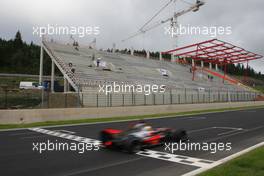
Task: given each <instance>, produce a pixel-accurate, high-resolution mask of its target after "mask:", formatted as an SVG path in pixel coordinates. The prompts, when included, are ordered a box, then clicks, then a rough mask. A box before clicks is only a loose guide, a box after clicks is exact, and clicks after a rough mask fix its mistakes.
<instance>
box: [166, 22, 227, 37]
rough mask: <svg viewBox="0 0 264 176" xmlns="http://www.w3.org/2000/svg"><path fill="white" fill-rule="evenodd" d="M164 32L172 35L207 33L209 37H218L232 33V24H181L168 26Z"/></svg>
mask: <svg viewBox="0 0 264 176" xmlns="http://www.w3.org/2000/svg"><path fill="white" fill-rule="evenodd" d="M164 34H165V35H170V36H171V37H175V36H181V35H207V36H209V37H217V36H222V35H231V34H232V27H231V26H191V25H189V24H188V25H186V26H184V25H181V24H179V25H178V26H177V27H171V26H166V27H164Z"/></svg>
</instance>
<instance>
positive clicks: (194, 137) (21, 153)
mask: <svg viewBox="0 0 264 176" xmlns="http://www.w3.org/2000/svg"><path fill="white" fill-rule="evenodd" d="M147 122H148V123H150V124H151V125H153V126H154V127H171V128H176V129H177V128H184V129H186V130H187V132H189V136H190V142H200V143H202V142H207V143H212V142H218V143H222V142H231V144H232V145H231V146H232V149H231V150H230V151H217V152H216V153H214V154H212V153H211V152H209V151H176V152H174V153H173V154H174V155H175V156H178V155H180V156H183V157H187V158H188V157H191V158H194V159H201V160H206V161H208V160H209V161H212V162H214V161H217V160H220V159H222V158H225V157H227V156H230V155H232V154H234V153H237V152H239V151H241V150H243V149H246V148H248V147H250V146H253V145H255V144H258V143H260V142H263V141H264V109H252V110H241V111H231V112H221V113H210V114H202V115H193V116H185V117H172V118H163V119H152V120H147ZM130 123H131V122H114V123H99V124H88V125H76V126H63V127H50V128H45V129H47V130H50V131H55V130H56V131H57V130H67V131H60V132H62V133H70V132H72V133H74V134H73V135H76V136H82V137H87V138H91V139H97V138H98V132H99V131H100V130H102V129H104V128H109V127H111V128H117V129H126V128H127V126H128V124H130ZM47 140H50V141H53V142H55V141H56V142H64V143H66V142H68V143H69V142H74V141H72V140H69V139H65V138H61V137H56V136H52V135H49V134H44V133H40V132H36V131H32V130H29V129H25V130H16V131H1V132H0V175H3V176H7V175H20V176H31V175H32V176H36V175H48V176H53V175H56V176H57V175H58V176H64V175H67V176H70V175H74V176H77V175H78V176H84V175H85V176H87V175H89V176H93V175H95V176H100V175H104V176H105V175H108V176H119V175H120V176H122V175H126V176H130V175H131V176H132V175H140V176H141V175H142V176H143V175H144V176H155V175H162V176H169V175H173V176H176V175H182V174H185V173H188V172H190V171H193V170H195V169H197V168H199V167H197V166H196V165H195V164H194V165H192V164H190V163H188V162H187V163H186V164H183V163H182V162H177V161H178V160H177V161H176V162H171V161H166V159H159V158H152V157H149V156H142V155H138V154H133V155H131V154H127V153H124V152H118V151H109V150H106V149H102V148H101V149H100V150H99V151H86V152H85V153H83V154H79V153H78V152H76V151H45V152H44V153H42V154H40V153H39V152H37V151H33V143H37V142H46V141H47ZM150 150H151V151H154V152H158V151H160V152H163V153H169V151H165V147H164V145H163V146H158V147H155V148H152V149H150ZM165 158H166V157H165Z"/></svg>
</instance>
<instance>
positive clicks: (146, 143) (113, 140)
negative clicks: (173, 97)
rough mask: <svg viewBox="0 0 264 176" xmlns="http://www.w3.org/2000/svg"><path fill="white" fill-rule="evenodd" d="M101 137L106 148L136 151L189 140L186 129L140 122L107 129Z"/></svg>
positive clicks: (102, 132)
mask: <svg viewBox="0 0 264 176" xmlns="http://www.w3.org/2000/svg"><path fill="white" fill-rule="evenodd" d="M100 139H101V141H102V144H103V146H105V147H106V148H115V149H121V150H125V151H127V152H129V153H136V152H138V151H140V150H142V149H145V148H150V147H152V146H156V145H160V144H163V143H165V142H179V141H187V140H188V135H187V133H186V131H185V130H174V129H171V128H156V129H152V127H151V126H149V125H147V124H145V123H142V122H139V123H137V124H135V125H133V126H132V127H131V128H129V129H128V130H125V131H122V130H117V129H110V128H108V129H105V130H103V131H101V133H100Z"/></svg>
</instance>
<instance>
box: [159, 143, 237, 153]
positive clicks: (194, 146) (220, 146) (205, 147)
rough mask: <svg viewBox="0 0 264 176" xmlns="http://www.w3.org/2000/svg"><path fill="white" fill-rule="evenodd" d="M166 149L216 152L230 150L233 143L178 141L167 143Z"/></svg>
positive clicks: (170, 151) (172, 151) (171, 151)
mask: <svg viewBox="0 0 264 176" xmlns="http://www.w3.org/2000/svg"><path fill="white" fill-rule="evenodd" d="M164 147H165V148H164V150H165V151H167V152H169V153H172V154H173V153H174V152H177V151H208V152H210V153H212V154H215V153H216V152H217V151H230V150H231V149H232V145H231V143H230V142H227V143H223V142H218V143H217V142H210V143H208V142H202V143H197V142H196V143H194V142H181V141H180V142H178V143H165V146H164Z"/></svg>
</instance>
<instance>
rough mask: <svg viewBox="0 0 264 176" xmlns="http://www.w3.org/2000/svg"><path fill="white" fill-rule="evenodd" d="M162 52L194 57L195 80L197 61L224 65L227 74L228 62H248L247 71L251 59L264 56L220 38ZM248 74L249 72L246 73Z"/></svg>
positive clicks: (179, 56)
mask: <svg viewBox="0 0 264 176" xmlns="http://www.w3.org/2000/svg"><path fill="white" fill-rule="evenodd" d="M162 54H173V55H174V56H176V57H178V58H191V59H194V65H193V66H192V70H193V80H194V76H195V70H196V64H195V61H203V62H205V63H212V64H217V65H219V66H224V74H225V75H226V72H227V65H228V64H235V63H245V62H246V63H247V69H246V72H247V70H248V62H249V61H251V60H256V59H261V58H262V57H263V56H261V55H259V54H255V53H253V52H250V51H247V50H245V49H243V48H241V47H238V46H235V45H233V44H230V43H228V42H224V41H221V40H218V39H212V40H207V41H204V42H200V43H196V44H192V45H188V46H184V47H181V48H176V49H173V50H169V51H165V52H162ZM246 74H247V73H245V75H246ZM223 81H224V79H223Z"/></svg>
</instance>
